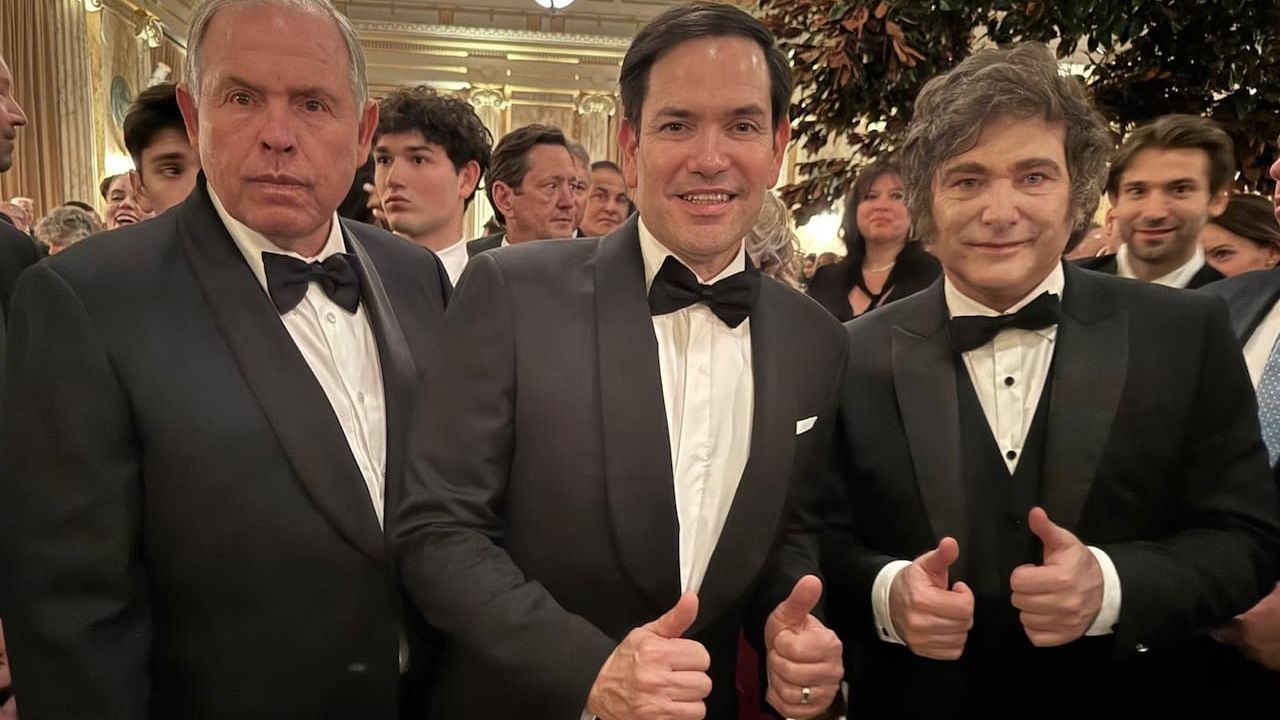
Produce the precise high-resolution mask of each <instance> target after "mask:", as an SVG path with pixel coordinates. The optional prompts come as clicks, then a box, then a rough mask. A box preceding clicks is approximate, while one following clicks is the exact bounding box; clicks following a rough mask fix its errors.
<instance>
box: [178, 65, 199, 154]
mask: <svg viewBox="0 0 1280 720" xmlns="http://www.w3.org/2000/svg"><path fill="white" fill-rule="evenodd" d="M175 93H176V95H177V96H178V109H179V110H181V111H182V124H183V125H186V126H187V141H188V142H190V143H191V147H193V148H195V149H196V154H197V155H198V154H199V153H200V116H199V114H197V113H196V101H195V98H193V97H191V90H190V88H188V87H187V84H186V83H185V82H181V83H178V87H177V88H176V89H175Z"/></svg>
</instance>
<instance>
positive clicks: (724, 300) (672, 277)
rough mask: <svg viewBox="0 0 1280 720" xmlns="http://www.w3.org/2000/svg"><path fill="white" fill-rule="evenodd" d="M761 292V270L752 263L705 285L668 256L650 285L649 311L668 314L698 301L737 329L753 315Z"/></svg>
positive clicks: (725, 322)
mask: <svg viewBox="0 0 1280 720" xmlns="http://www.w3.org/2000/svg"><path fill="white" fill-rule="evenodd" d="M759 295H760V273H758V272H756V270H755V268H752V267H750V266H749V265H748V267H747V269H746V270H745V271H743V272H740V273H734V274H733V275H730V276H729V277H727V278H725V279H723V280H721V281H719V282H716V283H712V284H711V285H703V284H702V283H700V282H698V277H697V276H696V275H694V274H693V271H692V270H690V269H689V268H687V267H685V266H684V265H683V264H682V263H681V262H680V261H679V260H676V259H675V257H673V256H671V255H668V256H667V259H666V260H664V261H662V267H661V268H660V269H659V270H658V274H657V275H654V276H653V284H652V285H650V286H649V312H651V313H653V314H654V315H666V314H667V313H672V312H675V311H677V310H681V309H683V308H687V307H689V306H690V305H693V304H694V303H705V304H706V306H707V307H709V308H711V312H713V313H715V314H716V317H718V318H720V319H721V320H723V321H724V324H725V325H728V326H729V327H731V328H736V327H738V326H739V325H741V324H742V321H743V320H746V319H747V316H749V315H750V314H751V306H752V305H754V304H755V302H756V297H758V296H759Z"/></svg>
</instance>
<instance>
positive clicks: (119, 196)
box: [106, 171, 151, 230]
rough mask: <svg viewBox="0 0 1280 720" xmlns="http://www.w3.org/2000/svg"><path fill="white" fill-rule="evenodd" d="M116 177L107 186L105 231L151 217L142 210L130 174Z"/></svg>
mask: <svg viewBox="0 0 1280 720" xmlns="http://www.w3.org/2000/svg"><path fill="white" fill-rule="evenodd" d="M132 172H133V171H129V172H127V173H121V174H119V175H117V176H116V177H115V178H114V179H113V180H112V181H111V184H110V185H108V186H107V197H106V200H107V212H106V216H107V229H108V230H115V229H116V228H118V227H120V226H121V225H132V224H134V223H139V222H142V221H143V220H146V219H148V218H150V217H151V213H149V212H147V211H146V210H144V209H143V207H142V205H141V204H140V203H139V202H138V195H137V193H136V192H134V189H133V181H132V178H130V177H129V176H130V174H131V173H132Z"/></svg>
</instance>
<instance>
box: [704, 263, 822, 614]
mask: <svg viewBox="0 0 1280 720" xmlns="http://www.w3.org/2000/svg"><path fill="white" fill-rule="evenodd" d="M782 292H783V290H782V288H780V287H778V286H776V285H775V284H774V283H772V282H771V281H768V280H763V281H762V282H761V288H760V298H759V300H758V301H757V302H756V305H755V307H754V308H753V309H752V311H751V320H750V323H751V374H752V379H753V381H754V383H755V388H754V389H753V394H754V398H755V400H754V409H753V412H752V418H751V448H750V455H749V456H748V458H747V466H746V467H745V468H744V469H743V471H742V479H741V480H740V481H739V483H738V490H737V492H736V493H735V494H734V497H733V504H732V505H731V506H730V508H729V516H728V517H727V518H726V519H725V524H724V528H723V529H722V530H721V531H720V539H719V540H718V541H717V542H716V547H715V551H714V552H713V553H712V555H711V562H710V564H709V565H708V566H707V574H706V577H705V578H704V579H703V582H702V588H701V591H700V593H699V601H700V605H699V610H698V620H697V622H695V623H694V627H693V630H692V632H694V633H696V632H697V631H698V630H699V629H700V628H702V627H704V624H705V623H713V622H716V621H718V619H719V618H720V617H721V616H722V614H723V612H724V611H725V610H726V609H727V608H729V607H730V606H731V605H733V604H734V603H735V602H736V601H738V600H739V599H741V598H742V596H743V594H744V592H745V589H746V587H747V585H748V584H749V583H751V582H752V581H753V580H754V579H755V578H756V576H757V574H758V572H759V570H760V568H761V567H762V566H763V565H764V563H765V561H766V560H767V559H768V556H769V552H770V550H771V549H772V548H773V545H774V542H775V540H776V539H777V536H778V533H777V529H778V523H779V521H780V520H781V518H782V513H783V510H785V509H786V506H787V495H788V490H789V489H790V487H791V483H792V482H793V481H794V478H792V471H793V461H794V458H795V444H796V433H795V423H796V420H798V419H799V418H797V414H798V411H797V410H796V407H797V405H796V400H797V393H798V392H799V391H798V390H797V389H796V387H795V383H794V382H791V381H790V379H789V377H788V365H789V363H788V362H787V360H788V356H789V354H790V353H791V352H793V350H794V348H797V347H803V346H804V338H803V337H797V335H798V334H799V333H797V332H795V331H796V330H799V329H802V327H801V326H798V325H795V324H789V323H788V322H787V318H786V317H785V315H784V312H783V307H784V306H783V305H782V301H784V300H785V299H784V298H781V297H777V296H778V295H780V294H781V293H782ZM792 367H793V368H794V366H792Z"/></svg>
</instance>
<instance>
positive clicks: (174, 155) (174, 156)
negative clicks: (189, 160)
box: [151, 152, 186, 163]
mask: <svg viewBox="0 0 1280 720" xmlns="http://www.w3.org/2000/svg"><path fill="white" fill-rule="evenodd" d="M185 157H186V153H180V152H171V153H164V154H163V155H156V156H154V157H152V158H151V162H153V163H158V162H166V161H168V160H181V159H183V158H185Z"/></svg>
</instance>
